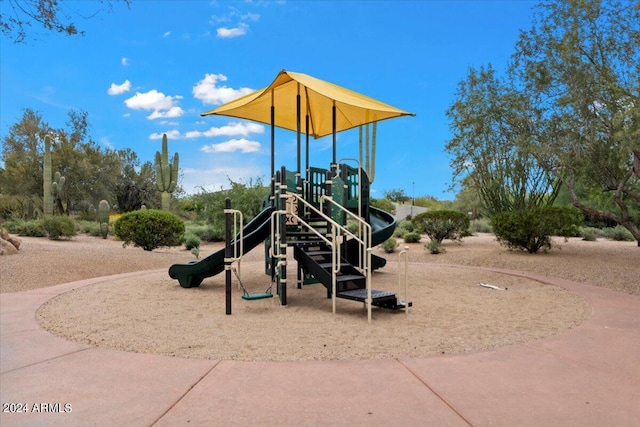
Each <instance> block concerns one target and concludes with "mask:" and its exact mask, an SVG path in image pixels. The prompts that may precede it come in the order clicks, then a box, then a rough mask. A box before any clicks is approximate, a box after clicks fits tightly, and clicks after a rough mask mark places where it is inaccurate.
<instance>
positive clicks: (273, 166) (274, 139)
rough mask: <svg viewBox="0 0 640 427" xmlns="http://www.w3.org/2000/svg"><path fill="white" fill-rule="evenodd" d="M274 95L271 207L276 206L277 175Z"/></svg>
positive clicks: (272, 111) (273, 106)
mask: <svg viewBox="0 0 640 427" xmlns="http://www.w3.org/2000/svg"><path fill="white" fill-rule="evenodd" d="M273 97H274V94H273V91H271V206H274V203H275V202H274V199H275V197H276V193H275V173H276V107H275V105H274V104H273V102H274V99H273Z"/></svg>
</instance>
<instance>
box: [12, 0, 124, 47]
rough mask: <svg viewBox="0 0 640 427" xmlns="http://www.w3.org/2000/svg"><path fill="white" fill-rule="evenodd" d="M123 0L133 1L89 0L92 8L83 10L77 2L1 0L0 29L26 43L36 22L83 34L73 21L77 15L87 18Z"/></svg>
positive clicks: (44, 25) (13, 38)
mask: <svg viewBox="0 0 640 427" xmlns="http://www.w3.org/2000/svg"><path fill="white" fill-rule="evenodd" d="M120 1H122V2H123V3H124V4H125V5H126V6H127V7H129V5H130V3H131V2H130V0H100V1H99V2H91V3H89V2H87V3H88V4H90V7H91V10H89V11H86V12H82V11H80V10H79V8H78V5H77V4H76V5H75V7H74V8H72V7H70V6H69V3H70V2H62V1H57V0H2V2H1V4H2V9H1V11H0V29H2V34H3V35H4V36H5V37H7V38H8V39H10V40H13V41H14V42H15V43H24V42H25V41H26V39H27V32H28V31H31V29H32V27H34V26H38V27H42V28H43V29H44V30H47V31H53V32H56V33H63V34H67V35H69V36H74V35H84V31H82V30H79V29H78V27H77V26H76V24H75V23H74V22H73V21H74V20H75V19H77V17H78V16H80V17H83V18H84V19H89V18H92V17H94V16H96V15H97V14H98V13H100V12H101V11H102V9H103V7H104V5H106V6H107V10H108V11H111V10H112V9H113V3H117V2H120ZM87 12H88V13H87Z"/></svg>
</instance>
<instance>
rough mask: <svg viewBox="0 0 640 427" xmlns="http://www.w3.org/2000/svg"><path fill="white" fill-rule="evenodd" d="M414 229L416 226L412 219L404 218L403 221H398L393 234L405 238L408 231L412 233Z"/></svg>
mask: <svg viewBox="0 0 640 427" xmlns="http://www.w3.org/2000/svg"><path fill="white" fill-rule="evenodd" d="M412 231H414V226H413V223H412V222H411V220H406V219H403V220H402V221H399V222H398V225H397V226H396V229H395V231H394V232H393V235H394V236H395V237H400V238H401V239H403V238H404V235H405V234H406V233H410V232H412Z"/></svg>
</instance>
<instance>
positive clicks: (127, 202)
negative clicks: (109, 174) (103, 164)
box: [115, 149, 159, 212]
mask: <svg viewBox="0 0 640 427" xmlns="http://www.w3.org/2000/svg"><path fill="white" fill-rule="evenodd" d="M118 154H119V157H120V159H121V161H122V166H121V171H120V176H119V178H118V180H117V182H116V185H115V200H116V202H117V207H118V210H119V211H120V212H130V211H134V210H137V209H140V207H141V206H142V205H145V206H146V207H147V208H150V209H154V208H156V207H157V206H159V204H158V203H157V200H158V198H159V194H158V189H157V188H156V184H155V180H156V178H155V168H154V167H153V165H152V164H151V162H145V163H144V164H142V166H140V160H139V159H138V156H137V154H136V153H135V152H134V151H132V150H130V149H126V150H121V151H119V152H118Z"/></svg>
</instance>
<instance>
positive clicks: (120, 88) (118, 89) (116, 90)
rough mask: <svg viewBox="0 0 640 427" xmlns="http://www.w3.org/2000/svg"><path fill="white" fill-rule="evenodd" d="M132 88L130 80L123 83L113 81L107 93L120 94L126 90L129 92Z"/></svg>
mask: <svg viewBox="0 0 640 427" xmlns="http://www.w3.org/2000/svg"><path fill="white" fill-rule="evenodd" d="M130 89H131V82H130V81H129V80H125V81H124V83H122V84H121V85H117V84H115V83H111V86H109V89H107V93H108V94H109V95H120V94H123V93H125V92H129V90H130Z"/></svg>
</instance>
